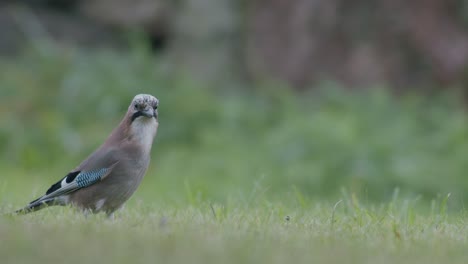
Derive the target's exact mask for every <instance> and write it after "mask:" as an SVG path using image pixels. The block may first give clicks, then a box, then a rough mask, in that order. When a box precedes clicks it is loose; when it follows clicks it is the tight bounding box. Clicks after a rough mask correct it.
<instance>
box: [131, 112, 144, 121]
mask: <svg viewBox="0 0 468 264" xmlns="http://www.w3.org/2000/svg"><path fill="white" fill-rule="evenodd" d="M142 115H143V113H142V112H141V111H138V112H135V113H134V114H133V115H132V122H133V121H134V120H135V119H137V118H138V117H140V116H142Z"/></svg>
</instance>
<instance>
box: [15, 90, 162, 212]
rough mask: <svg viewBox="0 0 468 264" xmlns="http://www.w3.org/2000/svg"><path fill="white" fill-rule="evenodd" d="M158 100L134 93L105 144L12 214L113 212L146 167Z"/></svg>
mask: <svg viewBox="0 0 468 264" xmlns="http://www.w3.org/2000/svg"><path fill="white" fill-rule="evenodd" d="M158 106H159V100H158V99H157V98H156V97H154V96H152V95H149V94H138V95H136V96H135V97H134V98H133V100H132V102H131V104H130V106H129V107H128V110H127V113H126V114H125V116H124V118H123V119H122V121H121V122H120V123H119V125H118V126H117V127H116V128H114V129H113V130H112V132H111V134H110V135H109V136H108V138H107V139H106V140H105V141H104V143H103V144H102V145H101V146H100V147H98V148H97V149H96V150H95V151H94V152H93V153H92V154H91V155H89V156H88V157H87V158H86V159H85V160H84V161H83V162H81V164H79V165H78V166H77V167H76V168H75V169H73V170H71V171H70V172H69V173H68V174H67V175H66V176H65V177H63V178H62V179H61V180H59V181H58V182H56V183H55V184H53V185H52V186H50V188H49V189H48V190H47V191H46V193H45V194H44V195H43V196H41V197H39V198H37V199H35V200H34V201H32V202H30V203H29V204H28V205H27V206H25V207H24V208H22V209H19V210H17V211H15V213H16V214H27V213H31V212H35V211H38V210H40V209H43V208H45V207H48V206H53V205H60V206H67V205H69V206H72V207H75V208H78V209H79V210H81V211H83V212H85V213H86V215H87V214H89V213H100V212H104V213H106V214H107V216H110V217H113V215H114V212H115V211H116V210H118V209H120V208H121V207H122V206H123V204H124V203H125V202H126V201H127V200H128V199H129V198H130V196H132V194H133V193H134V192H135V191H136V189H137V188H138V186H139V185H140V183H141V181H142V179H143V177H144V175H145V174H146V171H147V169H148V166H149V163H150V152H151V147H152V145H153V141H154V138H155V137H156V133H157V130H158V126H159V119H158Z"/></svg>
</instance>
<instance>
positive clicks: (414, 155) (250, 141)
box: [0, 47, 468, 263]
mask: <svg viewBox="0 0 468 264" xmlns="http://www.w3.org/2000/svg"><path fill="white" fill-rule="evenodd" d="M161 60H163V59H161V58H157V59H153V58H152V57H151V56H149V54H148V52H147V51H146V50H144V49H136V50H134V51H131V52H129V53H127V54H116V53H112V52H108V51H93V52H91V51H83V50H68V49H58V48H56V47H52V48H51V47H46V48H45V49H40V51H39V52H38V51H35V50H34V49H33V50H31V51H29V52H26V53H25V54H24V55H22V56H20V57H17V58H15V59H0V168H1V175H0V212H3V213H8V212H11V211H12V210H14V209H17V208H19V207H21V206H23V205H25V204H26V203H27V202H29V201H31V200H32V199H34V198H37V196H39V195H41V194H43V192H44V191H45V190H46V189H47V188H48V187H49V186H50V184H52V183H53V182H55V181H57V180H58V179H60V178H61V177H63V176H64V175H65V174H66V173H67V172H68V171H69V170H70V169H72V168H74V167H75V166H76V165H77V164H78V163H79V162H80V161H81V160H82V159H83V158H85V157H86V155H88V154H89V153H90V152H91V151H92V150H93V149H95V148H96V147H97V146H98V145H99V144H101V143H102V141H103V140H104V138H105V137H106V136H107V135H108V133H109V132H110V131H111V129H112V128H113V127H114V126H115V125H116V124H117V123H118V121H119V120H120V118H121V117H122V115H123V113H124V111H125V109H126V107H127V106H128V103H129V101H130V100H131V98H133V96H134V95H135V94H137V93H141V92H145V93H151V94H154V95H156V96H157V97H158V98H159V99H160V102H161V105H160V118H161V121H160V128H159V131H158V136H157V139H156V142H155V144H154V147H153V151H152V154H153V156H152V157H153V158H152V162H151V165H150V168H149V171H148V173H147V175H146V177H145V179H144V181H143V184H142V185H141V186H140V188H139V189H138V191H137V193H136V194H135V195H134V197H133V198H132V199H131V200H130V201H129V203H128V204H127V206H126V208H125V209H124V210H122V211H121V212H119V213H118V214H117V215H116V219H114V220H109V219H106V218H105V217H104V216H103V215H96V216H89V217H84V216H83V215H82V214H80V213H79V212H76V211H74V210H73V209H71V208H48V209H46V210H42V211H40V212H37V213H35V214H30V215H26V216H21V217H17V216H15V217H11V216H6V215H3V216H0V258H1V261H0V262H1V263H51V262H67V263H75V262H76V263H83V262H102V263H129V262H156V263H158V262H161V263H187V262H189V263H210V262H211V263H285V262H303V263H311V262H318V263H445V262H448V263H465V262H466V259H467V257H468V254H467V253H466V246H467V241H466V237H468V236H467V235H468V230H467V227H466V226H467V221H468V213H467V212H466V210H465V203H466V202H468V178H467V177H466V171H467V169H468V167H467V166H468V137H467V135H468V121H467V120H468V118H467V114H466V110H465V106H464V102H463V101H461V100H460V99H459V98H458V97H457V95H456V94H448V93H441V94H436V95H432V96H426V95H421V94H406V95H404V96H400V97H396V96H393V95H392V94H390V93H389V92H388V91H386V90H384V89H372V90H369V91H366V92H349V91H346V90H343V89H340V88H339V87H337V86H336V85H334V84H328V83H323V84H320V85H319V87H316V89H315V91H314V92H311V93H303V94H301V95H300V96H297V95H295V94H293V93H292V92H290V90H288V89H285V88H284V87H280V86H278V85H276V84H274V85H272V84H271V83H270V84H258V85H252V86H249V87H241V88H240V89H237V90H232V85H230V88H229V89H228V88H227V87H204V86H203V85H200V84H197V83H194V82H192V81H191V80H190V78H187V77H186V76H180V75H179V74H178V73H177V71H175V72H174V71H168V70H167V67H166V66H167V65H166V64H164V62H161ZM449 194H450V195H449ZM338 201H341V202H338ZM287 219H288V220H287Z"/></svg>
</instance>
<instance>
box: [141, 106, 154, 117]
mask: <svg viewBox="0 0 468 264" xmlns="http://www.w3.org/2000/svg"><path fill="white" fill-rule="evenodd" d="M141 113H142V115H143V116H146V117H149V118H151V117H153V116H155V111H154V110H153V109H152V108H150V109H148V110H144V111H141ZM156 115H157V114H156Z"/></svg>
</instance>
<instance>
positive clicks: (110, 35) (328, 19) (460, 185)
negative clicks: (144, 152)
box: [0, 0, 468, 209]
mask: <svg viewBox="0 0 468 264" xmlns="http://www.w3.org/2000/svg"><path fill="white" fill-rule="evenodd" d="M311 2H314V1H307V0H303V1H291V2H288V1H252V2H248V3H247V2H245V1H238V2H236V1H208V0H204V1H174V3H172V2H171V1H135V2H134V3H133V4H132V5H130V6H129V5H128V3H129V2H128V1H124V0H120V1H115V2H114V3H112V4H111V3H110V2H109V1H104V0H101V1H78V0H76V1H59V0H55V1H6V2H4V3H1V4H0V20H1V21H2V22H3V23H2V25H3V26H0V34H1V37H0V53H1V56H0V167H1V168H2V172H1V176H0V177H1V178H0V179H1V180H0V190H1V191H0V193H1V194H2V197H1V198H2V203H4V204H11V205H14V206H18V205H22V204H23V203H25V202H28V201H29V200H30V199H32V198H34V197H35V196H38V195H40V194H42V193H43V191H44V190H46V188H47V187H48V186H49V185H50V184H51V183H53V182H54V181H56V180H58V179H59V178H61V177H63V176H64V175H65V174H66V173H67V172H68V171H69V170H71V169H73V168H74V167H75V166H76V165H77V164H79V162H80V161H81V160H82V159H84V158H85V157H86V156H87V155H88V154H89V153H90V152H92V151H93V150H94V149H95V148H96V147H97V146H99V145H100V144H101V143H102V142H103V140H104V139H105V138H106V136H107V135H108V134H109V133H110V131H111V130H112V128H113V127H114V126H116V125H117V124H118V122H119V120H120V119H121V118H122V116H123V114H124V113H125V111H126V108H127V106H128V104H129V103H130V101H131V99H132V98H133V96H134V95H136V94H138V93H150V94H153V95H155V96H156V97H158V98H159V99H160V102H161V104H160V128H159V131H158V135H157V138H156V141H155V143H154V146H153V152H152V153H153V155H152V163H151V165H150V170H149V172H148V174H147V175H146V178H145V179H144V182H143V184H142V186H141V187H140V189H139V190H138V192H137V193H136V195H135V196H136V199H133V201H132V202H138V201H144V202H145V203H164V204H166V203H168V204H187V203H188V204H197V203H203V202H213V203H228V202H233V203H246V204H248V203H249V202H250V201H251V200H264V201H265V202H267V201H275V202H284V203H298V204H303V203H307V201H314V200H325V201H337V200H338V199H340V197H342V196H343V195H355V196H357V197H360V199H361V200H363V201H367V202H369V203H378V202H382V201H388V200H390V199H392V197H394V196H395V194H396V193H399V195H403V196H405V197H409V198H411V199H416V200H418V201H422V203H427V204H430V202H431V201H433V200H434V199H439V198H440V197H445V196H446V195H447V194H448V193H450V194H451V197H450V200H451V203H450V205H451V206H452V207H453V208H457V209H458V208H463V207H464V204H465V202H468V175H467V170H468V120H467V114H466V100H465V87H466V85H467V82H466V73H467V72H466V69H467V65H468V45H464V44H466V43H468V41H467V39H468V32H467V30H466V27H465V26H466V21H468V20H466V19H465V18H466V14H467V12H465V13H463V12H461V11H460V8H461V9H462V10H468V9H467V5H466V3H465V2H464V1H429V2H430V3H423V2H424V1H415V2H414V3H411V4H405V3H404V1H393V2H392V1H385V0H381V1H377V2H376V3H374V4H373V5H369V3H368V2H369V1H357V3H355V4H354V5H353V6H348V5H347V4H346V3H345V2H346V1H344V0H343V1H340V0H334V1H330V0H328V1H316V2H321V3H322V4H323V5H318V6H314V5H313V4H312V3H311ZM99 7H100V8H109V9H108V12H104V11H99V10H101V9H99ZM119 8H123V9H122V10H126V11H125V12H120V11H119V10H120V9H119ZM138 8H139V9H138ZM463 8H464V9H463ZM137 9H138V10H140V11H141V10H146V11H147V12H143V11H141V12H140V13H139V11H138V10H137ZM103 10H104V9H103ZM300 10H303V11H302V12H300ZM327 10H328V11H327ZM388 10H390V11H391V12H390V14H391V15H394V16H395V17H396V18H394V17H391V15H385V16H384V15H383V14H386V13H387V11H388ZM414 10H423V11H424V12H422V11H421V12H420V13H418V14H417V18H418V19H416V18H414V17H412V16H409V15H407V12H411V11H414ZM440 10H442V11H443V12H442V11H440ZM307 11H309V12H307ZM325 11H327V12H328V13H327V12H325ZM119 12H120V13H119ZM119 14H120V15H119ZM210 14H211V15H210ZM379 14H380V15H382V16H380V15H379ZM361 15H362V16H364V17H362V16H361ZM398 18H399V19H398ZM278 19H280V21H277V20H278ZM395 20H398V21H395ZM363 21H365V22H366V23H364V22H363ZM280 22H281V23H280ZM374 22H375V23H374ZM397 22H398V23H397ZM5 25H7V26H5ZM421 28H431V30H430V31H428V32H421V30H420V29H421ZM440 32H450V33H446V34H445V33H444V34H439V33H440ZM434 36H437V41H435V37H434ZM389 39H390V40H391V41H390V40H389Z"/></svg>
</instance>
